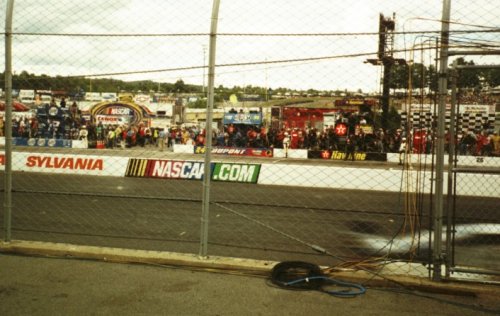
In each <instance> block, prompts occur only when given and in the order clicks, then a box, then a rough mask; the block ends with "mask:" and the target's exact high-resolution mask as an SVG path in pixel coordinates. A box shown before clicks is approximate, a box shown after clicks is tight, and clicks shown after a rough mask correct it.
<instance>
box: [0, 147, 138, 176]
mask: <svg viewBox="0 0 500 316" xmlns="http://www.w3.org/2000/svg"><path fill="white" fill-rule="evenodd" d="M12 160H13V164H12V170H14V171H29V172H47V173H63V174H80V175H95V176H121V177H123V175H124V173H125V167H126V165H127V162H128V158H127V157H107V156H90V155H64V154H42V153H29V152H13V153H12ZM4 163H5V156H4V155H1V156H0V165H1V168H2V169H3V167H4Z"/></svg>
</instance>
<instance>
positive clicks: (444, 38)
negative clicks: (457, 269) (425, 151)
mask: <svg viewBox="0 0 500 316" xmlns="http://www.w3.org/2000/svg"><path fill="white" fill-rule="evenodd" d="M450 9H451V0H443V14H442V18H441V21H442V22H441V51H440V55H439V81H438V87H439V104H438V130H437V148H436V176H435V181H436V193H435V195H434V205H435V206H436V211H435V212H434V218H433V228H434V247H433V250H432V257H433V260H432V261H433V274H432V279H433V280H434V281H440V280H441V264H442V262H443V254H442V239H443V236H442V232H443V176H444V131H445V115H446V97H447V95H448V89H447V79H448V76H447V74H448V43H449V30H450Z"/></svg>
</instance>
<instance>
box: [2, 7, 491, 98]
mask: <svg viewBox="0 0 500 316" xmlns="http://www.w3.org/2000/svg"><path fill="white" fill-rule="evenodd" d="M5 3H6V1H3V2H2V4H1V6H0V21H1V22H0V23H1V27H2V28H4V21H5ZM211 9H212V1H211V0H186V1H172V0H79V1H73V0H71V1H70V0H45V1H35V0H24V1H23V0H17V1H15V17H14V32H17V33H30V35H28V34H24V35H16V36H15V37H14V46H13V54H14V62H13V66H14V71H17V72H20V71H22V70H27V71H29V72H31V73H37V74H41V73H45V74H50V75H63V76H64V75H80V74H102V73H122V72H136V71H138V72H140V71H146V72H144V73H139V74H135V75H122V76H116V78H118V79H123V80H136V79H150V80H158V81H162V82H175V81H176V80H177V79H179V78H181V79H183V80H184V81H185V82H187V83H193V84H202V83H203V81H204V80H203V74H204V73H205V74H206V72H204V71H203V69H200V68H197V67H200V66H203V65H204V64H205V65H206V63H207V60H208V51H207V47H208V37H207V36H206V35H203V36H195V35H191V36H134V37H132V36H128V37H124V36H107V37H103V36H98V37H90V36H54V35H50V36H49V35H45V36H41V35H39V34H40V33H50V34H65V35H68V34H110V35H111V34H113V35H117V34H136V35H139V34H150V35H151V34H164V35H165V34H170V35H171V34H207V33H208V31H209V29H210V16H211ZM441 9H442V1H437V0H416V1H415V0H414V1H409V0H358V1H340V0H316V1H303V0H300V1H299V0H272V1H265V0H261V1H257V0H221V5H220V13H219V24H218V31H219V33H224V34H228V33H231V34H240V35H237V36H222V35H221V36H219V37H218V39H217V58H216V60H217V64H241V63H257V64H255V65H251V66H235V67H220V68H217V69H216V85H219V84H222V85H224V86H233V85H240V86H244V85H254V86H268V87H271V88H277V87H289V88H295V89H304V90H305V89H309V88H314V89H319V90H323V89H324V90H334V89H349V90H356V89H362V90H363V91H378V90H379V87H380V81H379V79H380V70H381V69H380V67H375V66H371V65H369V64H365V63H363V62H364V60H366V58H368V57H369V58H375V57H376V56H375V55H372V56H362V57H352V58H327V59H319V60H310V61H302V62H287V63H276V64H270V65H262V64H260V65H259V64H258V62H263V61H268V62H269V61H290V60H297V59H298V60H304V59H305V60H307V59H315V58H318V57H334V56H347V55H351V54H364V53H375V52H376V49H377V42H378V37H377V36H376V35H375V34H373V33H374V32H376V31H377V30H378V19H379V13H383V14H384V15H385V16H392V13H393V12H394V13H396V31H397V32H406V33H408V32H421V33H419V34H398V35H396V37H395V45H394V46H395V49H396V50H404V49H411V48H412V47H413V48H416V47H420V46H421V45H424V46H429V43H432V45H433V44H434V40H435V38H436V36H437V35H438V34H437V33H434V32H437V31H439V30H440V28H441V25H440V23H439V20H440V19H441V14H442V13H441ZM498 16H500V3H498V1H485V0H476V1H468V0H459V1H456V0H454V1H452V18H451V20H452V21H453V22H458V23H460V24H455V23H454V24H453V25H452V30H462V31H463V30H469V31H475V30H484V29H486V28H485V27H490V28H491V27H496V28H500V22H499V20H500V19H498ZM249 33H251V34H260V33H263V34H269V33H278V34H325V33H335V34H339V33H347V34H345V35H336V36H248V35H244V34H249ZM452 39H453V40H458V41H460V43H478V42H481V43H483V44H484V43H489V44H492V45H496V46H497V49H498V45H500V41H499V35H498V33H489V34H487V33H470V34H463V33H460V34H454V35H453V37H452ZM419 45H420V46H419ZM0 47H1V51H0V55H1V62H0V63H1V64H0V66H1V67H2V68H3V67H4V64H3V63H4V56H3V55H4V43H3V42H2V43H0ZM433 54H434V52H433V51H432V50H426V51H425V52H424V54H422V55H421V54H420V53H418V52H416V53H415V55H412V56H410V54H409V53H397V54H396V57H398V58H405V59H409V58H410V57H413V58H414V59H415V60H416V61H417V62H422V61H423V62H424V63H425V64H429V63H434V61H433V59H434V57H435V56H434V55H433ZM468 59H470V58H468ZM473 59H474V60H475V61H476V63H481V62H484V63H488V62H490V63H491V61H492V60H493V61H495V60H496V61H497V62H498V57H497V58H496V59H492V57H488V58H486V57H483V58H481V57H477V56H475V57H473ZM176 68H196V69H193V70H182V71H172V69H176ZM162 69H163V70H170V71H162V72H154V73H152V72H147V71H151V70H162ZM205 83H206V80H205Z"/></svg>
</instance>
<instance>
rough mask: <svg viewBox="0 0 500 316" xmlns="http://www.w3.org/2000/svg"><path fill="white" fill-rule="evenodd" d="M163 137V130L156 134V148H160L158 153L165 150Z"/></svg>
mask: <svg viewBox="0 0 500 316" xmlns="http://www.w3.org/2000/svg"><path fill="white" fill-rule="evenodd" d="M165 136H166V132H165V129H163V128H162V129H160V132H159V133H158V140H157V142H158V147H160V151H164V150H165Z"/></svg>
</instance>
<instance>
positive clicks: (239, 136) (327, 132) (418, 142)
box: [0, 99, 500, 156]
mask: <svg viewBox="0 0 500 316" xmlns="http://www.w3.org/2000/svg"><path fill="white" fill-rule="evenodd" d="M63 102H64V103H63ZM59 108H60V109H62V110H64V111H63V114H64V115H61V116H60V117H59V118H58V119H50V118H49V116H48V115H45V116H43V115H42V116H35V115H31V116H24V117H16V118H14V119H13V121H12V135H13V137H24V138H38V137H41V138H56V139H73V140H85V141H87V142H88V146H89V147H101V148H102V147H105V148H131V147H134V146H140V147H150V146H155V147H160V148H161V149H162V150H163V149H164V148H165V147H171V146H173V144H189V145H195V146H203V145H205V141H206V135H205V131H204V129H201V128H199V127H197V126H190V127H187V126H184V125H182V126H179V127H175V126H174V127H165V128H159V127H148V126H146V125H145V124H143V123H139V124H133V125H130V124H120V125H113V124H106V125H103V124H102V123H101V122H100V123H98V124H93V123H91V122H88V121H86V120H85V119H84V118H83V117H82V115H81V113H80V111H79V110H78V107H77V105H76V103H73V104H72V105H71V106H70V107H69V108H66V104H65V101H64V99H63V100H62V101H61V104H60V106H59ZM339 122H340V123H345V126H346V131H345V133H344V132H343V133H338V131H337V129H336V128H335V126H333V125H330V126H326V127H324V128H322V129H317V128H314V127H306V128H266V127H263V126H256V125H245V124H229V125H225V126H223V128H221V129H214V130H213V134H212V144H213V145H214V146H220V147H240V148H241V147H247V148H287V149H307V150H320V151H323V150H330V151H347V150H353V151H356V152H379V153H384V152H393V153H397V152H399V151H401V148H409V149H410V151H411V152H413V153H426V154H430V153H432V152H433V150H434V149H433V147H434V143H435V136H434V133H433V132H432V131H431V130H427V129H425V128H421V129H419V128H415V129H411V130H407V131H406V130H402V129H394V130H384V129H376V130H372V129H371V127H369V128H368V129H365V128H363V126H372V125H371V124H369V123H371V122H368V124H367V122H366V118H365V117H364V116H363V115H356V116H346V117H344V118H342V117H340V118H339V121H338V122H337V123H339ZM3 130H4V122H3V120H1V119H0V134H1V135H3ZM1 135H0V136H1ZM449 145H450V137H449V134H447V135H446V137H445V151H446V152H448V151H449ZM455 147H456V150H457V152H458V153H459V154H460V155H476V156H493V155H497V156H499V155H500V136H499V135H498V132H497V131H494V129H493V127H491V126H485V127H484V128H482V129H480V130H468V131H465V132H459V133H458V134H457V136H456V140H455Z"/></svg>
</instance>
